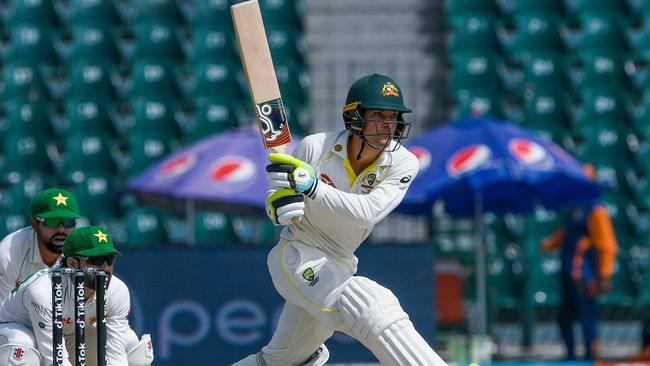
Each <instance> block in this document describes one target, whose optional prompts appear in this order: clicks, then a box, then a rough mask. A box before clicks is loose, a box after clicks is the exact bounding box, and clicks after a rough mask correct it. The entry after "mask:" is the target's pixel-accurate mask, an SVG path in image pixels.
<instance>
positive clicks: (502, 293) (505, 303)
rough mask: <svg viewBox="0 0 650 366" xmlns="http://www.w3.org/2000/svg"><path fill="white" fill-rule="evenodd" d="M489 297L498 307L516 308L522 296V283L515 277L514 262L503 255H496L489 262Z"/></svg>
mask: <svg viewBox="0 0 650 366" xmlns="http://www.w3.org/2000/svg"><path fill="white" fill-rule="evenodd" d="M487 273H488V277H487V291H488V298H489V299H490V302H491V303H494V305H496V306H497V308H505V309H514V308H516V307H517V306H518V304H519V299H520V298H521V284H519V283H518V282H517V280H516V279H515V275H514V273H513V270H512V262H511V261H510V260H509V259H507V258H504V257H503V256H498V255H496V256H494V257H493V258H489V259H488V263H487Z"/></svg>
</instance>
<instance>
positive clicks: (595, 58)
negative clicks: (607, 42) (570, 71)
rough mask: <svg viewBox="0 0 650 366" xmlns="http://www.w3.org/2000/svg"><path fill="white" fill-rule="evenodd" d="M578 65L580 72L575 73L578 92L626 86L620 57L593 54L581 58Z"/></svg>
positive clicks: (623, 61) (626, 78)
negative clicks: (588, 89) (585, 89)
mask: <svg viewBox="0 0 650 366" xmlns="http://www.w3.org/2000/svg"><path fill="white" fill-rule="evenodd" d="M580 63H581V64H582V68H581V70H580V72H577V73H575V75H576V84H577V85H576V88H577V89H578V90H581V89H584V88H592V87H601V86H602V87H609V86H611V85H614V86H620V87H625V86H627V85H628V77H627V73H626V71H625V59H623V57H622V56H621V55H609V54H603V55H598V54H597V52H594V53H592V54H591V55H589V56H588V57H585V56H582V57H581V60H580Z"/></svg>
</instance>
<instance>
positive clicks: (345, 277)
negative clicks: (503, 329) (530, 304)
mask: <svg viewBox="0 0 650 366" xmlns="http://www.w3.org/2000/svg"><path fill="white" fill-rule="evenodd" d="M410 111H411V110H410V109H409V108H407V107H406V106H405V105H404V101H403V99H402V90H401V89H400V88H399V86H398V85H397V83H395V82H394V81H393V80H392V79H390V78H388V77H386V76H382V75H377V74H374V75H368V76H365V77H363V78H361V79H359V80H357V81H356V82H355V83H354V84H353V85H352V87H351V88H350V91H349V93H348V96H347V100H346V104H345V106H344V107H343V119H344V121H345V127H346V128H345V130H341V131H334V132H328V133H318V134H314V135H310V136H307V137H306V138H305V139H303V140H302V141H301V143H300V144H299V145H298V147H297V148H296V150H295V151H294V153H293V157H292V156H288V155H282V154H271V155H270V156H269V158H270V160H271V162H272V164H270V165H269V166H268V167H267V171H268V172H269V179H270V182H271V186H272V190H271V191H270V192H269V195H268V199H267V210H268V214H269V217H270V218H271V219H272V220H273V222H274V223H276V224H279V225H287V226H285V228H284V230H283V231H282V235H281V239H280V242H279V243H278V244H277V245H276V246H275V247H274V248H273V249H272V250H271V252H270V254H269V256H268V266H269V271H270V273H271V277H272V279H273V284H274V285H275V288H276V289H277V290H278V292H279V293H280V295H282V297H284V299H285V300H286V303H285V305H284V309H283V311H282V314H281V316H280V319H279V322H278V327H277V329H276V331H275V333H274V335H273V338H272V339H271V341H270V343H269V344H268V345H267V346H265V347H264V348H262V350H261V351H260V352H259V353H257V354H254V355H250V356H248V357H246V358H245V359H243V360H241V361H239V362H237V363H235V364H234V365H236V366H295V365H310V366H319V365H324V364H325V362H326V361H327V359H328V357H329V353H328V351H327V348H326V347H325V345H324V342H325V341H326V340H327V339H328V338H329V337H331V336H332V334H333V332H334V331H335V330H338V331H342V332H344V333H347V334H348V335H350V336H352V337H354V338H355V339H357V340H358V341H359V342H361V343H362V344H363V345H364V346H366V347H367V348H368V349H369V350H370V351H372V353H373V354H374V355H375V357H377V359H378V360H379V361H380V362H381V364H382V365H387V366H398V365H399V366H430V365H445V362H444V361H443V360H442V359H441V358H440V357H439V356H438V355H437V354H436V353H435V352H434V351H433V349H431V347H430V346H429V345H428V344H427V342H426V341H425V340H424V339H423V338H422V336H420V334H419V333H418V332H417V331H416V330H415V328H414V326H413V323H411V321H410V320H409V317H408V315H407V314H406V313H405V312H404V310H403V309H402V307H401V306H400V303H399V301H398V299H397V298H396V297H395V295H394V294H393V293H392V292H391V291H390V290H389V289H387V288H385V287H383V286H381V285H380V284H378V283H376V282H374V281H372V280H371V279H368V278H365V277H361V276H355V273H356V270H357V258H356V257H355V255H354V252H355V251H356V249H357V248H358V247H359V245H361V243H362V242H363V241H364V240H365V239H366V238H367V237H368V235H369V234H370V232H371V231H372V229H373V227H374V225H375V224H377V223H378V222H379V221H381V220H382V219H383V218H384V217H386V215H388V214H389V213H390V212H391V211H392V210H393V209H394V208H395V207H396V206H397V205H398V204H399V203H400V201H401V200H402V198H403V197H404V195H405V194H406V190H407V189H408V187H409V185H410V184H411V182H412V181H413V179H414V178H415V176H416V174H417V173H418V161H417V159H416V157H415V156H414V155H413V154H411V153H410V152H409V151H408V150H406V149H400V146H401V140H402V139H403V138H405V137H406V136H407V135H408V131H409V127H410V124H409V123H407V122H405V121H404V119H403V115H404V114H405V113H408V112H410ZM294 217H301V221H300V222H299V223H292V218H294ZM397 263H398V262H396V264H397Z"/></svg>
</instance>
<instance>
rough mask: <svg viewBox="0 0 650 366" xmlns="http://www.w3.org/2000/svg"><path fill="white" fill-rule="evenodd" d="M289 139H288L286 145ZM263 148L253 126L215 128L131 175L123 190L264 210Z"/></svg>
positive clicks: (160, 199) (198, 204) (160, 201)
mask: <svg viewBox="0 0 650 366" xmlns="http://www.w3.org/2000/svg"><path fill="white" fill-rule="evenodd" d="M293 147H294V145H293V144H292V145H289V149H288V150H289V151H291V150H292V149H293ZM267 155H268V152H267V151H266V150H265V149H264V144H263V143H262V140H261V137H260V132H259V131H258V129H257V127H253V128H249V127H246V128H240V129H235V130H231V131H229V132H224V133H220V134H218V135H214V136H211V137H208V138H206V139H203V140H201V141H198V142H196V143H194V144H192V145H189V146H187V147H185V148H182V149H180V150H178V151H176V152H174V153H172V154H170V155H168V156H166V157H165V158H163V159H162V160H160V161H159V162H157V163H155V164H154V165H152V166H151V167H149V168H148V169H146V170H145V171H144V172H142V173H141V174H139V175H138V176H136V177H134V178H133V179H131V180H130V181H129V182H128V183H127V185H126V187H125V190H126V191H129V192H132V193H134V194H135V195H136V197H138V198H139V199H140V200H141V201H144V202H148V203H151V204H154V205H157V206H163V207H167V208H171V209H175V210H177V211H187V205H188V203H190V204H191V205H192V209H194V208H203V209H214V210H219V211H226V212H237V213H241V212H244V213H258V214H259V213H263V212H264V201H265V199H266V192H267V190H268V189H269V185H268V180H267V178H266V173H265V167H266V165H267V164H268V159H267Z"/></svg>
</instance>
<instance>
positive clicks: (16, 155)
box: [0, 135, 52, 182]
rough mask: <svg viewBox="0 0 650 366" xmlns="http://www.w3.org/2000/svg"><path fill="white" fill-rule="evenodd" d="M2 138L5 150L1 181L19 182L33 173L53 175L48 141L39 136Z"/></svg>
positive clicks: (1, 165) (2, 159) (0, 164)
mask: <svg viewBox="0 0 650 366" xmlns="http://www.w3.org/2000/svg"><path fill="white" fill-rule="evenodd" d="M2 137H3V139H2V146H3V147H4V148H3V154H2V155H0V181H4V182H11V181H18V180H20V179H24V178H25V177H27V176H29V175H31V174H33V173H36V174H45V175H48V174H52V163H51V161H50V158H49V156H48V154H47V146H48V143H47V140H44V139H43V138H42V137H39V136H38V135H32V136H21V137H18V138H15V137H14V136H2Z"/></svg>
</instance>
